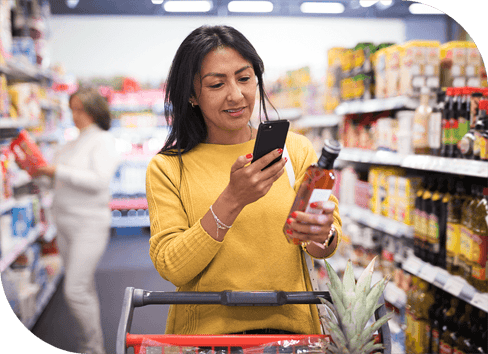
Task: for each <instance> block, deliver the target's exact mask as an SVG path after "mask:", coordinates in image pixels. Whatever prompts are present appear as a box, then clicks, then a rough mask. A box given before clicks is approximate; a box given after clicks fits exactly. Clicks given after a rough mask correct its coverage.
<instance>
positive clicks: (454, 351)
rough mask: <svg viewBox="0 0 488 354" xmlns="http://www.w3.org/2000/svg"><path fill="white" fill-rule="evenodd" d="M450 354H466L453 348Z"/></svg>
mask: <svg viewBox="0 0 488 354" xmlns="http://www.w3.org/2000/svg"><path fill="white" fill-rule="evenodd" d="M452 354H466V353H464V352H463V351H462V350H460V349H459V348H454V349H453V351H452Z"/></svg>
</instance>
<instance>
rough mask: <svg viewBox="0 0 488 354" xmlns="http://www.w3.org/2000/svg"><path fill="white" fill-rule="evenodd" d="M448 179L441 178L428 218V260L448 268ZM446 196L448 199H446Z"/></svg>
mask: <svg viewBox="0 0 488 354" xmlns="http://www.w3.org/2000/svg"><path fill="white" fill-rule="evenodd" d="M449 197H450V195H449V193H448V180H447V179H445V178H439V183H438V186H437V190H435V191H434V192H433V193H432V197H431V199H430V213H429V215H428V216H427V218H428V225H427V228H428V232H427V235H428V242H429V253H428V255H427V260H428V262H429V263H431V264H432V265H435V266H438V267H441V268H444V269H445V268H446V256H445V250H446V220H447V208H446V206H447V200H449ZM444 198H446V199H447V200H446V201H444Z"/></svg>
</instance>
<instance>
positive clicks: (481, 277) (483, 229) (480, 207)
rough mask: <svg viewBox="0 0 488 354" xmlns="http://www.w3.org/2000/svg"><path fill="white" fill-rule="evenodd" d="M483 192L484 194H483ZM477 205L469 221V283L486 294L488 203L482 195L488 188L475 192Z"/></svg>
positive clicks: (487, 280)
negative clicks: (470, 260) (470, 265)
mask: <svg viewBox="0 0 488 354" xmlns="http://www.w3.org/2000/svg"><path fill="white" fill-rule="evenodd" d="M483 191H485V193H483ZM476 194H477V195H476V200H477V203H476V205H475V206H474V208H473V220H472V221H471V232H472V233H471V239H472V241H471V247H472V248H473V249H472V251H471V256H472V269H471V283H472V285H473V286H474V287H475V288H476V289H477V290H478V291H481V292H488V279H487V274H486V272H487V269H486V263H487V256H486V252H487V246H488V225H487V223H488V202H487V200H486V198H485V195H484V194H488V188H483V187H482V186H480V187H479V188H478V189H477V190H476Z"/></svg>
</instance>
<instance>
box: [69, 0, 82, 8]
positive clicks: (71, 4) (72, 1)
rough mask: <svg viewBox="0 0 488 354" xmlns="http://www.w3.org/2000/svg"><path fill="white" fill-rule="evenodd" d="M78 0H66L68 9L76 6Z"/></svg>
mask: <svg viewBox="0 0 488 354" xmlns="http://www.w3.org/2000/svg"><path fill="white" fill-rule="evenodd" d="M79 2H80V0H66V5H67V6H68V7H69V8H70V9H74V8H75V7H76V5H78V3H79Z"/></svg>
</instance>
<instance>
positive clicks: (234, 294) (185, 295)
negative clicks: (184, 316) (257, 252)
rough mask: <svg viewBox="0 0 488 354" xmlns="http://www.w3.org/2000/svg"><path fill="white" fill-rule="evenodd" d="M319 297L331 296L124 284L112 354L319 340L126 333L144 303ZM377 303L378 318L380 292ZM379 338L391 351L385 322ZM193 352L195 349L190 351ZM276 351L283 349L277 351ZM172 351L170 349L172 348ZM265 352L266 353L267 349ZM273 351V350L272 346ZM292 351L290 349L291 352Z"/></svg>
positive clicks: (308, 300)
mask: <svg viewBox="0 0 488 354" xmlns="http://www.w3.org/2000/svg"><path fill="white" fill-rule="evenodd" d="M320 298H324V299H326V300H328V301H330V302H332V299H331V296H330V294H329V292H327V291H299V292H285V291H251V292H242V291H221V292H179V291H177V292H165V291H148V290H143V289H135V288H133V287H127V288H126V289H125V294H124V300H123V307H122V313H121V317H120V321H119V327H118V331H117V341H116V354H127V353H128V352H127V349H128V348H129V347H133V348H134V349H135V353H136V354H137V353H139V350H140V348H141V347H142V346H143V345H144V343H151V342H153V343H165V344H169V345H172V346H179V347H182V348H184V347H198V348H200V350H199V352H200V353H220V352H222V353H223V352H226V353H229V354H231V353H232V354H234V353H236V354H237V353H242V350H243V349H246V348H251V347H256V346H260V345H264V344H267V343H274V342H281V341H285V340H288V341H289V340H296V341H297V343H298V342H299V341H300V340H304V339H312V340H314V339H315V340H317V341H319V340H323V339H324V338H328V337H329V336H328V335H309V334H302V335H299V334H297V335H288V334H279V335H267V334H263V335H261V334H260V335H167V334H166V335H163V334H130V333H129V331H130V327H131V324H132V316H133V313H134V308H135V307H142V306H146V305H170V304H206V305H211V304H215V305H224V306H281V305H285V304H321V303H322V302H321V301H320ZM378 303H380V304H382V305H383V306H380V307H379V308H378V309H377V310H376V312H375V318H376V319H378V318H380V317H382V316H384V315H386V308H385V306H384V298H383V295H381V297H380V299H379V300H378ZM376 339H377V340H378V341H381V342H382V344H383V346H384V347H385V349H384V350H383V353H384V354H391V338H390V329H389V327H388V323H385V324H384V325H383V326H382V327H381V328H380V329H379V330H378V334H377V336H376ZM153 352H154V353H161V354H163V351H162V349H160V350H159V351H149V350H148V351H144V353H147V354H150V353H153ZM191 352H193V353H195V351H191ZM278 352H279V353H285V352H286V351H283V350H279V351H278ZM172 353H174V351H172ZM266 353H270V352H269V351H268V352H266ZM273 353H277V352H276V349H275V351H274V352H273ZM291 353H293V352H291Z"/></svg>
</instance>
